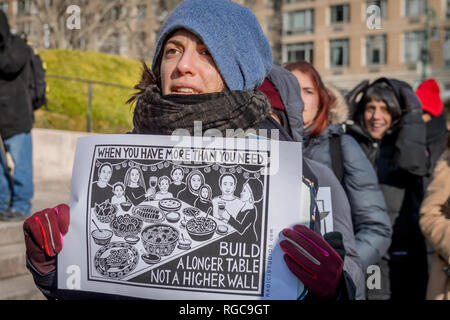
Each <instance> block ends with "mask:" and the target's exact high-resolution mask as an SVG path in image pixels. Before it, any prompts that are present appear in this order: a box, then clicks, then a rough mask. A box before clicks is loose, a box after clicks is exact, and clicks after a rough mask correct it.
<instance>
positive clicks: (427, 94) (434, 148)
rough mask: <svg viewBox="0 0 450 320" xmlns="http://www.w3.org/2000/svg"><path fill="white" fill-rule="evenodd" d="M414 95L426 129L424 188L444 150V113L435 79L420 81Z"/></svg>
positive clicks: (445, 137)
mask: <svg viewBox="0 0 450 320" xmlns="http://www.w3.org/2000/svg"><path fill="white" fill-rule="evenodd" d="M416 95H417V97H418V98H419V100H420V102H421V103H422V109H423V114H422V119H423V121H424V122H425V126H426V130H427V152H428V160H429V166H428V174H427V176H425V177H424V185H423V187H424V190H426V189H427V187H428V184H429V183H430V182H431V175H432V173H433V171H434V168H435V166H436V162H437V160H438V159H439V157H440V156H441V154H442V152H444V150H445V143H446V141H447V128H446V121H447V119H446V114H445V112H444V104H443V103H442V100H441V96H440V90H439V85H438V84H437V82H436V80H435V79H428V80H425V81H424V82H422V83H421V84H420V85H419V86H418V87H417V89H416Z"/></svg>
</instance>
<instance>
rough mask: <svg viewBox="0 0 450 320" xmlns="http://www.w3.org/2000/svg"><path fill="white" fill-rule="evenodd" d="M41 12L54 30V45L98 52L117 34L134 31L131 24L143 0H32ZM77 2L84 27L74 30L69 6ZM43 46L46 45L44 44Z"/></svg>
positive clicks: (41, 17) (42, 22)
mask: <svg viewBox="0 0 450 320" xmlns="http://www.w3.org/2000/svg"><path fill="white" fill-rule="evenodd" d="M32 1H33V2H34V5H35V7H36V9H37V12H38V13H39V14H38V15H37V19H38V23H39V25H41V26H44V25H47V26H48V30H49V33H50V46H51V47H56V48H61V49H80V48H81V47H84V48H85V49H88V50H95V51H98V50H99V49H100V48H101V47H102V46H104V45H105V44H107V41H108V40H109V39H111V36H112V35H114V34H127V35H129V34H130V33H131V32H132V28H131V24H132V23H133V22H134V20H135V17H136V7H137V4H138V2H139V0H89V1H86V0H78V1H74V0H58V1H55V0H53V1H49V0H32ZM71 5H77V6H78V7H79V8H80V19H81V28H79V29H76V28H75V29H70V28H68V27H67V20H68V18H69V17H70V13H68V12H67V8H69V6H71ZM41 46H42V44H41Z"/></svg>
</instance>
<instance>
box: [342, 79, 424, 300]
mask: <svg viewBox="0 0 450 320" xmlns="http://www.w3.org/2000/svg"><path fill="white" fill-rule="evenodd" d="M346 99H347V102H348V104H349V106H350V107H351V109H352V110H353V115H352V119H353V121H352V122H349V124H348V125H347V132H348V133H349V134H350V135H352V136H353V137H354V138H355V139H356V141H357V142H358V143H359V145H360V146H361V148H362V149H363V150H364V152H365V154H366V155H367V157H368V158H369V160H370V161H371V163H372V165H373V166H374V168H375V170H376V172H377V176H378V180H379V183H380V187H381V190H382V191H383V195H384V198H385V200H386V205H387V208H388V213H389V216H390V220H391V224H392V225H393V234H392V243H391V246H390V247H389V250H388V253H387V254H386V255H385V256H384V257H383V259H382V261H381V265H380V267H381V274H382V281H381V282H382V287H381V289H380V290H370V291H369V297H372V298H373V299H424V298H425V290H426V284H427V278H428V271H427V261H426V247H425V240H424V237H423V234H422V232H421V230H420V227H419V223H418V221H419V208H420V204H421V202H422V199H423V177H424V176H425V175H426V173H427V172H428V161H427V156H426V128H425V123H424V122H423V120H422V106H421V103H420V100H419V99H418V98H417V96H416V95H415V93H414V91H413V90H412V88H411V86H409V85H408V84H407V83H406V82H403V81H400V80H396V79H387V78H380V79H377V80H376V81H374V82H373V83H371V84H370V83H369V81H363V82H361V83H360V84H359V85H358V86H356V87H355V88H354V89H353V90H351V91H350V92H349V93H348V94H347V96H346Z"/></svg>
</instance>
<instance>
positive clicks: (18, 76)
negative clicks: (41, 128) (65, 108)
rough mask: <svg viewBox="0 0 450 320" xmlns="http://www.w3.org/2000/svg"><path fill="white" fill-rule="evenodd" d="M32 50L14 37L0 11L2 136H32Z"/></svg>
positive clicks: (0, 110) (0, 119)
mask: <svg viewBox="0 0 450 320" xmlns="http://www.w3.org/2000/svg"><path fill="white" fill-rule="evenodd" d="M30 59H31V48H30V47H29V46H28V45H27V44H26V43H25V41H24V40H22V39H21V38H20V37H18V36H15V35H12V34H11V33H10V31H9V25H8V20H7V17H6V15H5V14H4V13H3V11H0V115H1V116H0V135H1V136H2V137H3V138H9V137H11V136H14V135H16V134H19V133H23V132H29V131H30V130H31V128H32V126H33V121H34V118H33V108H32V105H31V99H30V96H29V92H28V90H29V83H28V81H29V80H28V79H29V72H30V67H29V61H30Z"/></svg>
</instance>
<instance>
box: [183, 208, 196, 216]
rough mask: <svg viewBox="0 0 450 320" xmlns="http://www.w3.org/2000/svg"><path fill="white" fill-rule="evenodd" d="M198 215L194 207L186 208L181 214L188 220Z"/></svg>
mask: <svg viewBox="0 0 450 320" xmlns="http://www.w3.org/2000/svg"><path fill="white" fill-rule="evenodd" d="M199 213H200V209H199V208H196V207H187V208H184V209H183V214H184V215H185V216H186V217H189V218H193V217H196V216H198V214H199Z"/></svg>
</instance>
